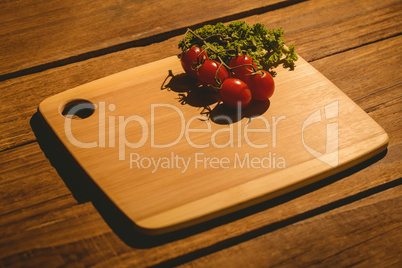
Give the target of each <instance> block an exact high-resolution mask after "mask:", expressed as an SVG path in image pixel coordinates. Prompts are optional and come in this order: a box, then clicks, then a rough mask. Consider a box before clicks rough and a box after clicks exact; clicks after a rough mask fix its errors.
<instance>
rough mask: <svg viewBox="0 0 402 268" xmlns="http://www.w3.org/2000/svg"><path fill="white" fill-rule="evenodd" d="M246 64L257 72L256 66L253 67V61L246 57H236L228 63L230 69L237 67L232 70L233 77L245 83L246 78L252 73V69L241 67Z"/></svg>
mask: <svg viewBox="0 0 402 268" xmlns="http://www.w3.org/2000/svg"><path fill="white" fill-rule="evenodd" d="M246 64H251V65H252V66H254V68H255V70H257V66H256V65H255V63H254V61H253V59H252V58H250V57H249V56H247V55H241V56H236V57H234V58H233V59H231V60H230V62H229V67H230V68H234V67H237V68H234V69H232V72H233V74H234V77H235V78H238V79H240V80H242V81H243V82H247V79H248V77H249V76H250V74H252V73H253V67H251V66H242V65H246ZM238 66H242V67H238Z"/></svg>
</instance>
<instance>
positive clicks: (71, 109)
mask: <svg viewBox="0 0 402 268" xmlns="http://www.w3.org/2000/svg"><path fill="white" fill-rule="evenodd" d="M94 112H95V104H93V103H92V102H90V101H87V100H81V99H80V100H73V101H70V102H68V103H67V104H66V105H64V108H63V110H62V111H61V114H62V115H64V116H65V117H68V118H72V119H85V118H88V117H90V116H91V115H92V114H93V113H94Z"/></svg>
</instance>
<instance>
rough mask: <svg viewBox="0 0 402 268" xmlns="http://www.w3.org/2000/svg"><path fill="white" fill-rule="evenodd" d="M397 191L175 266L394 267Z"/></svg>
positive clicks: (399, 227)
mask: <svg viewBox="0 0 402 268" xmlns="http://www.w3.org/2000/svg"><path fill="white" fill-rule="evenodd" d="M401 191H402V186H398V187H395V188H393V189H389V190H386V191H384V192H381V193H378V194H375V195H373V196H370V197H368V198H364V199H361V200H358V201H356V202H355V203H353V204H348V205H346V206H343V207H340V208H337V209H334V210H332V211H330V212H328V213H326V214H323V215H318V216H316V217H312V218H310V219H308V220H305V221H303V222H299V223H295V224H293V225H289V226H287V227H285V228H283V229H281V230H278V231H276V232H273V233H268V234H264V235H262V236H260V237H257V238H256V239H252V240H250V241H245V242H243V243H241V244H238V245H236V246H233V247H230V248H228V249H224V250H222V251H219V252H217V253H214V254H211V255H208V256H206V257H203V258H200V259H198V260H195V261H193V262H191V263H188V264H184V265H181V266H179V267H205V266H206V265H208V264H210V263H212V262H213V263H214V266H215V267H220V266H230V267H245V266H247V267H267V266H268V267H289V266H294V265H296V264H297V266H298V267H334V266H339V267H346V266H360V267H367V266H373V265H374V266H381V267H398V266H400V265H401V264H402V259H400V258H399V259H398V258H395V257H394V256H398V255H399V254H400V253H401V249H400V246H401V245H402V242H401V241H402V217H401V214H402V213H401V212H402V206H401V204H402V203H401V201H402V198H401ZM290 229H291V230H292V231H290V232H289V230H290ZM307 230H310V231H307ZM305 245H310V246H309V247H308V248H306V247H305ZM379 245H383V246H381V247H380V246H379ZM285 252H286V254H284V253H285ZM363 252H364V254H365V256H364V257H363V258H362V256H361V254H362V253H363ZM231 256H241V257H239V258H231Z"/></svg>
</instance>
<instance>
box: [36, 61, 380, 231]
mask: <svg viewBox="0 0 402 268" xmlns="http://www.w3.org/2000/svg"><path fill="white" fill-rule="evenodd" d="M275 83H276V91H275V93H274V95H273V97H272V98H271V99H270V101H269V102H258V103H257V102H256V103H253V105H252V107H250V108H247V109H244V110H243V111H241V113H239V112H237V111H232V110H228V109H226V108H224V106H223V105H221V104H218V103H217V96H216V95H215V94H212V93H211V92H205V90H201V89H200V88H197V87H196V85H195V84H194V83H193V82H192V81H191V80H189V79H188V77H187V76H186V75H185V74H184V73H183V70H182V67H181V65H180V62H179V60H178V58H177V57H169V58H166V59H163V60H160V61H156V62H152V63H150V64H146V65H143V66H139V67H135V68H132V69H129V70H126V71H124V72H121V73H117V74H114V75H111V76H108V77H105V78H102V79H99V80H96V81H93V82H90V83H87V84H84V85H81V86H78V87H76V88H73V89H70V90H68V91H65V92H63V93H60V94H57V95H55V96H52V97H50V98H48V99H46V100H44V101H43V102H42V103H41V104H40V106H39V111H40V113H41V114H42V115H43V117H44V118H45V120H46V122H47V123H48V124H49V125H50V127H51V129H52V130H53V131H54V132H55V134H56V135H57V137H58V138H59V139H60V140H61V141H62V142H63V144H64V145H65V147H66V148H67V149H68V151H69V152H70V153H71V155H72V156H73V157H74V158H75V159H76V161H77V162H78V163H79V165H81V167H82V168H83V169H84V170H85V171H86V172H87V174H88V175H89V176H90V177H91V178H92V179H93V180H94V182H95V183H96V184H97V185H98V186H99V187H100V188H101V189H102V191H104V193H105V194H106V195H107V196H108V197H109V198H110V199H111V200H112V201H113V202H114V204H115V205H116V206H117V207H118V208H119V209H120V210H121V211H122V212H123V213H125V214H126V215H127V217H128V218H129V219H131V220H132V221H133V223H134V226H135V227H136V228H138V229H139V230H140V231H142V232H144V233H147V234H161V233H165V232H169V231H173V230H177V229H179V228H183V227H187V226H191V225H194V224H197V223H201V222H203V221H206V220H209V219H212V218H214V217H218V216H221V215H224V214H227V213H230V212H233V211H236V210H239V209H242V208H245V207H247V206H250V205H253V204H256V203H258V202H262V201H264V200H267V199H270V198H273V197H276V196H279V195H282V194H284V193H287V192H289V191H292V190H295V189H297V188H300V187H302V186H305V185H307V184H310V183H312V182H315V181H318V180H320V179H323V178H325V177H327V176H330V175H332V174H335V173H337V172H340V171H342V170H344V169H347V168H349V167H351V166H353V165H356V164H357V163H359V162H362V161H364V160H366V159H368V158H370V157H372V156H374V155H376V154H378V153H379V152H381V151H382V150H384V149H385V148H386V147H387V144H388V136H387V134H386V133H385V131H384V130H383V129H382V128H381V127H380V126H379V125H378V124H377V123H376V122H375V121H374V120H373V119H372V118H371V117H370V116H368V115H367V114H366V113H365V112H364V111H363V110H362V109H361V108H360V107H358V106H357V105H356V104H355V103H354V102H353V101H352V100H351V99H349V98H348V97H347V96H346V95H345V94H344V93H343V92H341V91H340V90H339V89H338V88H337V87H336V86H335V85H334V84H332V83H331V82H330V81H329V80H328V79H326V78H325V77H324V76H323V75H322V74H320V73H319V72H318V71H317V70H316V69H314V68H313V67H312V66H311V65H310V64H308V63H307V62H306V61H305V60H303V59H302V58H299V60H298V62H297V67H296V69H295V70H294V71H288V70H285V69H282V68H278V70H277V75H276V76H275ZM79 107H80V108H83V109H81V110H80V112H79V113H78V116H71V115H70V114H71V109H72V110H74V109H78V108H79ZM69 109H70V112H68V110H69ZM63 114H64V115H63Z"/></svg>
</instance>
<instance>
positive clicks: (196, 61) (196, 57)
mask: <svg viewBox="0 0 402 268" xmlns="http://www.w3.org/2000/svg"><path fill="white" fill-rule="evenodd" d="M206 60H208V55H207V53H205V51H203V50H202V48H200V47H192V48H190V49H189V50H188V51H187V52H183V53H182V54H181V57H180V62H181V66H182V67H183V69H184V71H185V72H186V73H187V74H188V75H189V76H191V77H194V78H197V70H196V68H197V66H199V65H201V64H202V63H204V62H205V61H206Z"/></svg>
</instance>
